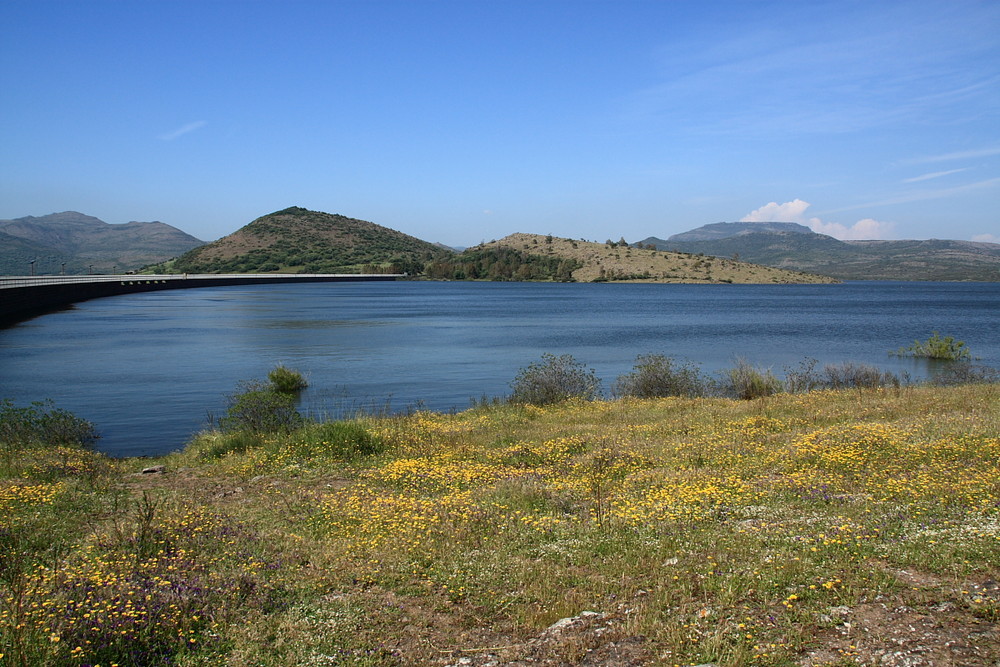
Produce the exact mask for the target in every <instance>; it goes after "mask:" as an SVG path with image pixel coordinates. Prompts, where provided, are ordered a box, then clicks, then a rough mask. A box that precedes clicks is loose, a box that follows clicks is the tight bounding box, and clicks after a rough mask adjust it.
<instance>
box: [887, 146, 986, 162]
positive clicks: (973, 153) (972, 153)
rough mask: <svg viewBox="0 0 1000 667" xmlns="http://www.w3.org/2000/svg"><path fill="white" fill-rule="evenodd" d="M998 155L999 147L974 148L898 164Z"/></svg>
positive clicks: (912, 159)
mask: <svg viewBox="0 0 1000 667" xmlns="http://www.w3.org/2000/svg"><path fill="white" fill-rule="evenodd" d="M991 155H1000V146H992V147H987V148H974V149H971V150H967V151H956V152H954V153H944V154H942V155H927V156H924V157H917V158H911V159H909V160H901V161H900V164H928V163H931V162H950V161H952V160H969V159H971V158H977V157H990V156H991Z"/></svg>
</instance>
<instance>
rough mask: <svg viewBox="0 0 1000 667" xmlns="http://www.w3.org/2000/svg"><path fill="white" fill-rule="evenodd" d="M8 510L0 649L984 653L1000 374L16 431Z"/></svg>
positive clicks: (484, 661) (410, 660)
mask: <svg viewBox="0 0 1000 667" xmlns="http://www.w3.org/2000/svg"><path fill="white" fill-rule="evenodd" d="M157 466H162V468H160V467H157ZM146 468H152V469H153V471H151V472H147V473H143V472H142V470H143V469H146ZM0 517H2V524H0V653H2V654H3V655H2V657H0V664H2V665H8V664H9V665H101V666H102V667H107V666H108V665H121V666H125V665H164V664H177V665H268V666H270V665H275V666H277V665H421V664H429V665H527V664H551V665H645V664H649V665H701V664H705V663H715V664H717V665H841V666H844V665H856V664H863V665H890V666H892V665H900V666H901V665H911V666H912V665H946V666H947V665H956V666H957V665H965V666H973V665H995V664H997V661H998V660H1000V630H998V622H1000V584H998V583H997V582H998V580H1000V385H967V386H959V387H948V388H933V387H902V388H898V389H869V390H857V389H854V390H849V391H839V392H834V391H819V392H812V393H805V394H780V395H775V396H771V397H768V398H763V399H757V400H752V401H739V400H731V399H724V398H700V399H689V398H667V399H656V400H652V399H650V400H636V399H623V400H618V401H599V402H590V403H588V402H573V401H570V402H567V403H562V404H559V405H555V406H548V407H544V408H542V407H532V406H513V405H506V404H505V405H497V406H484V407H479V408H475V409H472V410H469V411H467V412H463V413H460V414H456V415H443V414H435V413H426V412H420V413H416V414H412V415H409V416H399V417H387V418H373V417H369V418H363V419H359V420H357V421H355V422H350V423H343V422H342V423H334V424H323V425H308V426H306V427H303V428H301V429H299V430H297V431H295V432H293V433H291V434H288V435H283V436H274V437H268V438H264V439H255V438H254V437H251V436H248V435H246V434H238V433H237V434H223V433H217V432H216V433H206V434H203V435H202V436H200V437H198V438H197V439H196V440H195V441H194V442H192V443H191V445H190V446H189V447H188V448H187V449H186V450H185V451H183V452H180V453H177V454H174V455H171V456H168V457H165V458H163V459H157V460H149V459H146V460H135V459H132V460H111V459H107V458H105V457H102V456H100V455H97V454H94V453H92V452H89V451H87V450H84V449H80V448H76V447H72V446H54V445H50V446H45V445H39V446H19V447H13V446H11V445H9V444H8V445H7V446H6V447H5V448H4V449H3V451H2V458H0Z"/></svg>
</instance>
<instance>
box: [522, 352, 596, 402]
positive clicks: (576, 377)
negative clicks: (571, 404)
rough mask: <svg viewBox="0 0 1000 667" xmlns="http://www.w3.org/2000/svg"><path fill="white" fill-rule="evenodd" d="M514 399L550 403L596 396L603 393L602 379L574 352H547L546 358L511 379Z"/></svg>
mask: <svg viewBox="0 0 1000 667" xmlns="http://www.w3.org/2000/svg"><path fill="white" fill-rule="evenodd" d="M511 387H512V389H513V393H512V394H511V396H510V401H511V402H512V403H528V404H531V405H548V404H550V403H558V402H560V401H565V400H567V399H570V398H582V399H585V400H593V399H595V398H598V397H599V396H600V393H601V381H600V379H599V378H598V377H597V375H596V374H595V373H594V370H593V369H588V368H586V367H585V366H583V364H581V363H580V362H578V361H577V360H576V359H574V358H573V356H572V355H570V354H564V355H561V356H558V357H557V356H555V355H554V354H543V355H542V360H541V361H539V362H535V363H532V364H530V365H529V366H527V367H526V368H522V369H521V370H520V372H518V374H517V377H516V378H514V381H513V382H512V383H511Z"/></svg>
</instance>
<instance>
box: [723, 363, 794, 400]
mask: <svg viewBox="0 0 1000 667" xmlns="http://www.w3.org/2000/svg"><path fill="white" fill-rule="evenodd" d="M722 389H723V391H724V393H726V394H729V395H731V396H734V397H736V398H741V399H744V400H752V399H755V398H763V397H765V396H771V395H773V394H777V393H780V392H781V390H782V389H783V386H782V383H781V380H779V379H778V378H776V377H775V376H774V374H773V373H771V371H770V370H769V369H768V370H760V369H758V368H756V367H754V366H753V365H751V364H750V362H748V361H747V360H746V359H737V360H736V365H735V366H734V367H733V368H727V369H726V370H724V371H723V372H722Z"/></svg>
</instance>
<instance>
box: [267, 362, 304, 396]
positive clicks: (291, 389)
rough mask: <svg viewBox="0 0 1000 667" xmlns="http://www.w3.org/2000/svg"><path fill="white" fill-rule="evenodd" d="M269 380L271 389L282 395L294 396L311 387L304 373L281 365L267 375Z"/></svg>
mask: <svg viewBox="0 0 1000 667" xmlns="http://www.w3.org/2000/svg"><path fill="white" fill-rule="evenodd" d="M267 379H268V380H270V381H271V387H272V388H273V389H274V390H275V391H277V392H280V393H282V394H294V393H295V392H297V391H302V390H303V389H305V388H306V387H308V386H309V383H308V382H306V379H305V378H304V377H302V373H300V372H298V371H296V370H292V369H291V368H287V367H285V366H282V365H280V364H279V365H278V366H275V367H274V369H273V370H272V371H271V372H270V373H268V374H267Z"/></svg>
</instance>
